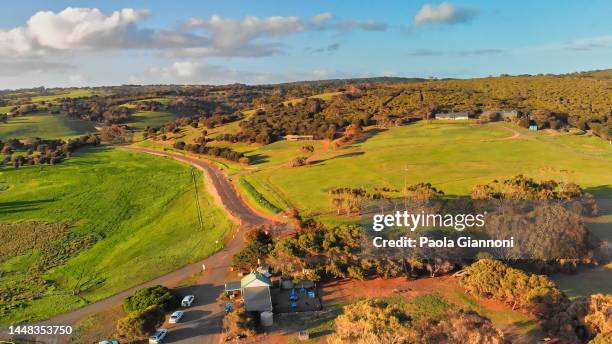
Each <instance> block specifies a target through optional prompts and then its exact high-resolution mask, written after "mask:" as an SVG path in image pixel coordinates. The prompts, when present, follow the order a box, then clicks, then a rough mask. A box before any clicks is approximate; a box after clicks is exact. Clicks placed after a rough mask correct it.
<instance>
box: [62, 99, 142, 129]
mask: <svg viewBox="0 0 612 344" xmlns="http://www.w3.org/2000/svg"><path fill="white" fill-rule="evenodd" d="M121 104H122V103H121V102H119V101H117V100H115V99H113V98H110V97H96V96H94V97H89V98H62V99H61V100H60V101H59V107H60V109H61V111H63V112H64V113H66V114H67V115H68V116H70V117H73V118H80V119H83V120H87V121H92V122H99V123H104V124H105V125H111V124H117V123H123V122H125V121H127V120H128V119H129V118H130V116H131V114H132V113H133V112H134V109H132V108H129V107H126V106H120V105H121Z"/></svg>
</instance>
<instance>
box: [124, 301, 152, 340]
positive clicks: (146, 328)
mask: <svg viewBox="0 0 612 344" xmlns="http://www.w3.org/2000/svg"><path fill="white" fill-rule="evenodd" d="M163 322H164V311H163V309H162V308H161V307H159V306H149V307H147V308H145V309H144V310H142V311H135V312H131V313H129V314H128V315H127V316H125V317H123V318H121V319H119V321H118V322H117V328H116V331H115V335H116V336H117V337H118V338H120V339H122V340H124V341H127V342H132V341H137V340H142V339H146V338H147V337H148V336H149V335H150V334H152V333H153V332H155V330H156V329H157V327H158V326H159V325H161V324H162V323H163Z"/></svg>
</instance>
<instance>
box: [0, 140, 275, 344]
mask: <svg viewBox="0 0 612 344" xmlns="http://www.w3.org/2000/svg"><path fill="white" fill-rule="evenodd" d="M127 149H130V150H134V151H140V152H144V153H149V154H155V155H162V156H167V157H171V158H174V159H176V160H179V161H182V162H185V163H189V164H191V165H193V166H195V167H197V168H199V169H201V170H203V171H204V172H205V173H206V177H207V178H209V182H212V186H213V187H214V191H216V193H217V194H218V197H219V199H220V201H221V203H222V204H223V206H224V208H225V209H226V210H227V211H229V212H230V213H231V214H232V215H233V216H234V217H235V218H236V219H238V220H239V221H240V222H241V226H240V229H239V230H238V232H237V233H236V235H235V236H234V237H233V238H232V239H231V240H229V242H227V243H226V245H225V247H224V248H223V249H222V250H221V251H219V252H217V253H215V254H214V255H212V256H210V257H208V258H206V259H204V260H202V261H200V262H197V263H194V264H190V265H187V266H185V267H183V268H181V269H179V270H176V271H174V272H171V273H169V274H167V275H165V276H162V277H159V278H156V279H154V280H152V281H149V282H147V283H143V284H141V285H139V286H137V287H134V288H130V289H128V290H126V291H124V292H121V293H119V294H116V295H114V296H111V297H109V298H107V299H104V300H101V301H98V302H95V303H92V304H89V305H87V306H85V307H82V308H79V309H77V310H74V311H72V312H68V313H65V314H60V315H58V316H55V317H53V318H51V319H49V320H47V321H44V322H41V324H44V325H60V324H61V325H74V324H75V323H76V322H77V321H79V320H81V319H84V318H86V317H88V316H91V315H93V314H96V313H98V312H100V311H102V310H105V309H108V308H110V307H113V306H115V305H117V304H119V303H120V302H122V301H123V299H124V298H126V297H128V296H130V295H132V294H133V293H134V291H135V290H137V289H140V288H143V287H149V286H153V285H157V284H161V285H166V286H173V285H176V284H177V283H179V282H181V281H182V280H184V279H186V278H189V277H191V276H193V275H195V274H197V273H199V272H201V271H202V266H203V265H205V266H206V271H205V273H204V274H203V277H202V278H201V280H200V281H198V283H197V284H196V285H195V286H191V287H188V288H184V290H181V291H180V292H181V293H186V294H187V293H189V294H194V295H195V296H196V300H195V302H194V305H193V306H192V307H191V308H189V309H186V310H185V315H184V318H183V319H184V320H183V321H182V322H181V323H179V324H176V325H168V324H167V323H166V324H164V327H166V328H168V329H169V333H168V336H167V339H166V341H165V342H166V343H185V344H186V343H218V342H219V341H220V334H221V331H222V320H223V309H221V307H220V306H219V304H218V303H217V301H216V298H217V297H218V296H219V294H220V293H221V291H222V290H223V286H224V282H225V279H226V275H227V273H228V267H229V264H230V262H231V258H232V256H233V255H234V254H235V253H237V252H238V251H240V249H241V248H242V247H243V245H244V232H245V231H244V229H245V228H248V227H250V226H252V225H261V224H270V223H272V221H271V220H269V219H267V218H265V217H263V216H261V215H259V214H257V213H255V212H254V211H253V210H252V209H251V208H249V207H248V206H247V205H246V204H245V203H244V202H243V201H242V200H241V199H240V197H239V196H238V195H237V193H236V191H235V190H234V188H233V186H232V184H231V183H230V182H229V181H228V180H227V178H226V177H225V175H224V174H223V172H221V171H220V170H219V169H218V168H217V167H215V166H213V165H212V164H210V163H208V162H205V161H202V160H199V159H195V158H191V157H187V156H183V155H180V154H177V153H172V152H162V151H157V150H153V149H148V148H140V147H138V148H133V147H129V148H127ZM207 182H208V181H207ZM3 337H4V336H3ZM34 339H35V340H39V341H43V342H44V343H50V344H51V343H63V342H64V341H65V340H66V339H67V338H65V337H64V338H62V337H59V338H52V337H44V338H43V337H38V338H34Z"/></svg>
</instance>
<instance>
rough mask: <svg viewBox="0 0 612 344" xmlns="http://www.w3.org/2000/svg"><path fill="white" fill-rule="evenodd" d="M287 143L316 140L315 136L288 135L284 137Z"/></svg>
mask: <svg viewBox="0 0 612 344" xmlns="http://www.w3.org/2000/svg"><path fill="white" fill-rule="evenodd" d="M284 139H285V140H287V141H305V140H314V136H313V135H287V136H285V137H284Z"/></svg>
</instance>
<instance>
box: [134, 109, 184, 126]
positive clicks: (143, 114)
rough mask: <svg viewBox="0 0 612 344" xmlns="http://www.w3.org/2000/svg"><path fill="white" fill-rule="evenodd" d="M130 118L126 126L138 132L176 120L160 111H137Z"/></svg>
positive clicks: (173, 116) (169, 114)
mask: <svg viewBox="0 0 612 344" xmlns="http://www.w3.org/2000/svg"><path fill="white" fill-rule="evenodd" d="M131 117H132V118H131V119H130V121H129V122H127V123H126V124H127V125H129V126H130V127H134V128H136V129H140V130H143V129H144V128H146V127H147V126H151V127H161V126H163V125H164V124H166V123H168V122H172V121H174V120H175V119H176V116H175V115H174V114H172V113H170V112H160V111H138V112H136V113H134V114H132V116H131Z"/></svg>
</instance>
